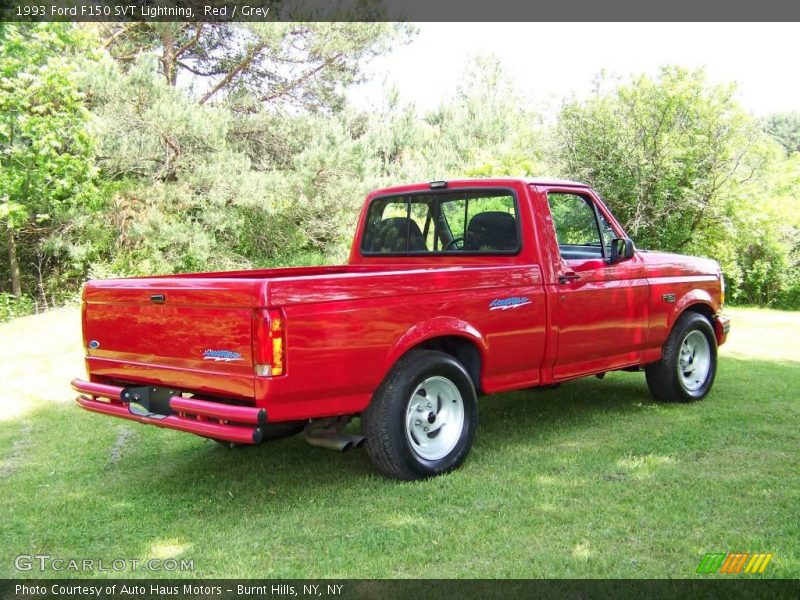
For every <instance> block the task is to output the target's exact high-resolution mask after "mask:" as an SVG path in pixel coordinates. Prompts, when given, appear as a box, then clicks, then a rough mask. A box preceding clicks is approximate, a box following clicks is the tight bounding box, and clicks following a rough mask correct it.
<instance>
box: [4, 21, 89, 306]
mask: <svg viewBox="0 0 800 600" xmlns="http://www.w3.org/2000/svg"><path fill="white" fill-rule="evenodd" d="M4 35H5V38H4V40H3V43H2V45H0V220H2V223H3V224H4V225H5V227H4V229H5V230H6V231H5V238H6V242H7V245H8V247H9V254H10V262H9V265H8V271H7V272H8V273H9V276H10V279H11V281H12V288H13V289H14V294H15V295H16V296H20V295H21V291H20V286H21V283H22V282H21V278H22V272H21V267H20V266H19V265H20V264H25V263H24V262H22V261H21V260H20V258H27V256H26V251H25V250H26V249H25V248H23V249H22V251H21V253H19V252H18V249H17V245H18V244H19V241H22V242H23V243H24V244H25V245H26V246H27V250H28V251H31V250H32V251H33V253H34V254H38V255H39V258H40V264H41V260H43V259H42V240H43V239H45V238H46V237H47V236H49V235H52V234H53V232H54V231H57V230H58V229H59V228H60V227H62V226H63V225H64V223H65V222H67V221H69V218H70V215H71V214H72V213H73V212H74V211H75V210H76V209H78V207H80V206H82V205H87V204H88V205H90V204H91V203H92V202H93V200H94V197H95V192H96V190H95V187H94V184H93V179H94V175H95V171H94V167H93V161H92V157H93V139H92V135H91V132H90V130H89V128H88V121H89V112H88V111H87V109H86V107H85V106H84V96H83V92H82V90H81V86H80V79H81V71H82V68H83V67H84V66H85V65H86V64H87V63H88V62H89V61H91V59H92V52H93V39H92V38H91V37H90V36H88V35H86V34H85V33H84V32H83V31H82V30H79V29H77V28H75V27H74V26H71V25H65V24H47V25H41V24H14V25H8V26H7V27H6V28H5V32H4ZM18 240H19V241H18ZM28 253H30V252H28ZM18 254H21V256H18ZM39 285H40V287H43V286H44V284H43V282H42V281H41V278H40V282H39ZM42 293H43V294H45V291H44V290H42Z"/></svg>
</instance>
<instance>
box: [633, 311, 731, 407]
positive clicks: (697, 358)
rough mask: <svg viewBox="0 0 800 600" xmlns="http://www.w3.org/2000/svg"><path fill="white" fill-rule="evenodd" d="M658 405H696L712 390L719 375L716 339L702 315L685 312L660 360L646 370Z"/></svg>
mask: <svg viewBox="0 0 800 600" xmlns="http://www.w3.org/2000/svg"><path fill="white" fill-rule="evenodd" d="M645 373H646V376H647V386H648V387H649V388H650V393H651V394H653V397H654V398H655V399H656V400H658V401H659V402H695V401H697V400H702V399H703V398H705V397H706V396H707V395H708V392H710V391H711V387H712V386H713V385H714V378H715V377H716V374H717V338H716V337H715V336H714V329H713V328H712V326H711V323H709V322H708V319H706V318H705V317H704V316H703V315H701V314H699V313H696V312H685V313H683V314H682V315H681V316H680V317H679V318H678V320H677V321H676V322H675V325H674V327H673V328H672V331H671V332H670V334H669V337H668V338H667V341H666V343H665V344H664V348H663V351H662V354H661V360H659V361H658V362H656V363H653V364H650V365H647V367H646V368H645Z"/></svg>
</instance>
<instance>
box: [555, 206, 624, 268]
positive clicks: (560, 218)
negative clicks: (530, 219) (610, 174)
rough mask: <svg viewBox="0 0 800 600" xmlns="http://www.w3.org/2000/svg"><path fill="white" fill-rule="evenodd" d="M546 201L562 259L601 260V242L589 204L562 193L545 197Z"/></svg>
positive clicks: (594, 216) (591, 207)
mask: <svg viewBox="0 0 800 600" xmlns="http://www.w3.org/2000/svg"><path fill="white" fill-rule="evenodd" d="M547 200H548V202H549V204H550V214H551V216H552V217H553V226H554V227H555V230H556V238H557V239H558V249H559V250H560V252H561V257H562V258H564V259H588V258H603V239H602V237H601V235H600V228H599V227H598V224H597V216H596V215H595V211H594V206H593V205H592V203H591V202H590V201H589V200H587V199H586V198H584V197H583V196H578V195H576V194H568V193H562V192H552V193H550V194H548V195H547ZM606 226H608V223H606ZM609 229H610V228H609Z"/></svg>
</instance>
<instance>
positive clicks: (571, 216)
mask: <svg viewBox="0 0 800 600" xmlns="http://www.w3.org/2000/svg"><path fill="white" fill-rule="evenodd" d="M724 290H725V284H724V280H723V277H722V273H721V272H720V268H719V265H718V264H717V263H716V262H714V261H713V260H707V259H701V258H690V257H685V256H678V255H675V254H665V253H661V252H647V251H643V250H638V249H636V248H634V245H633V243H632V242H631V240H630V239H628V238H627V237H626V235H625V232H624V231H623V229H622V227H621V226H620V225H619V223H618V222H617V221H616V220H615V219H614V217H613V215H612V214H611V213H610V212H609V210H608V209H607V208H606V206H605V205H604V204H603V202H602V201H601V200H600V198H599V197H598V196H597V194H595V193H594V192H593V191H592V190H591V189H590V188H589V187H587V186H586V185H582V184H580V183H573V182H568V181H557V180H550V179H522V178H513V179H512V178H503V179H474V180H458V181H436V182H432V183H419V184H414V185H406V186H400V187H393V188H388V189H382V190H378V191H376V192H373V193H372V194H370V195H369V196H368V198H367V200H366V202H365V204H364V207H363V209H362V211H361V215H360V219H359V224H358V229H357V233H356V235H355V240H354V241H353V246H352V251H351V253H350V260H349V263H348V264H347V265H343V266H327V267H302V268H285V269H269V270H257V271H238V272H226V273H196V274H186V275H171V276H162V277H140V278H130V279H110V280H102V281H99V280H96V281H90V282H89V283H87V285H86V287H85V290H84V296H83V338H84V345H85V348H86V368H87V371H88V380H87V381H84V380H77V379H76V380H74V381H73V382H72V386H73V388H74V389H75V390H77V391H78V392H79V393H80V395H79V396H78V398H77V402H78V403H79V404H80V406H82V407H83V408H85V409H87V410H90V411H93V412H97V413H102V414H106V415H111V416H116V417H121V418H124V419H131V420H134V421H139V422H141V423H147V424H151V425H157V426H161V427H167V428H170V429H177V430H181V431H185V432H189V433H194V434H197V435H200V436H204V437H207V438H211V439H214V440H217V441H220V442H222V443H226V444H230V445H242V444H258V443H260V442H261V441H262V440H265V439H271V438H276V437H281V436H285V435H290V434H295V433H299V432H300V431H303V430H304V432H305V436H306V438H307V440H308V441H309V442H311V443H313V444H316V445H319V446H324V447H328V448H335V449H345V448H347V447H349V446H351V445H360V444H361V443H363V442H364V439H366V449H367V452H368V453H369V456H370V457H371V459H372V461H373V462H374V464H375V466H376V467H377V468H378V469H379V470H380V471H381V472H383V473H384V474H386V475H389V476H392V477H396V478H399V479H418V478H422V477H428V476H431V475H437V474H439V473H443V472H446V471H449V470H451V469H454V468H455V467H457V466H458V465H459V464H461V463H462V461H463V460H464V459H465V457H466V456H467V454H468V452H469V449H470V446H471V444H472V441H473V437H474V434H475V427H476V425H477V409H476V402H477V397H478V395H480V394H494V393H497V392H503V391H507V390H517V389H521V388H531V387H536V386H552V385H554V384H558V383H560V382H563V381H567V380H570V379H574V378H576V377H584V376H587V375H600V376H602V374H603V373H606V372H608V371H614V370H644V371H645V373H646V379H647V384H648V386H649V388H650V391H651V393H652V394H653V396H655V398H656V399H657V400H660V401H664V402H689V401H693V400H698V399H701V398H703V397H704V396H706V394H708V392H709V390H710V389H711V386H712V384H713V383H714V376H715V373H716V367H717V346H718V345H720V344H722V343H723V342H724V341H725V338H726V336H727V333H728V329H729V326H730V323H729V320H728V319H727V318H726V317H724V316H722V315H721V314H720V311H721V309H722V305H723V301H724ZM356 415H360V417H361V434H360V435H357V434H355V433H349V432H348V431H349V430H348V429H346V428H345V426H346V425H347V423H348V421H349V420H350V418H351V417H353V416H356Z"/></svg>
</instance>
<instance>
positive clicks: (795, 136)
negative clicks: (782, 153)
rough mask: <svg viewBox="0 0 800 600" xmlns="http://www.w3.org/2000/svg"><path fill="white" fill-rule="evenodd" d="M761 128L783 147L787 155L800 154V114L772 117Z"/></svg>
mask: <svg viewBox="0 0 800 600" xmlns="http://www.w3.org/2000/svg"><path fill="white" fill-rule="evenodd" d="M761 126H762V127H763V129H764V132H765V133H767V135H769V136H771V137H772V138H774V139H775V141H777V142H778V143H779V144H780V145H781V146H783V149H784V150H786V154H792V153H793V152H800V112H793V113H778V114H774V115H770V116H769V117H767V118H766V119H764V120H763V121H762V124H761Z"/></svg>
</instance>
